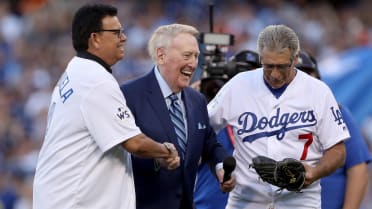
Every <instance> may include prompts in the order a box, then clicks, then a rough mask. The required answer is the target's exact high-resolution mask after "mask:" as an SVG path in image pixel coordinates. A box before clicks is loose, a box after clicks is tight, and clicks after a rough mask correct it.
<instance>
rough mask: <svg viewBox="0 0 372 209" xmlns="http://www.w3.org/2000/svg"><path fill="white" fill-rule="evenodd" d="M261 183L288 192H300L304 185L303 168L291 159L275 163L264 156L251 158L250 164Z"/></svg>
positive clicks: (298, 162) (299, 163)
mask: <svg viewBox="0 0 372 209" xmlns="http://www.w3.org/2000/svg"><path fill="white" fill-rule="evenodd" d="M251 167H253V168H254V169H255V170H256V172H257V174H258V175H259V176H260V178H261V179H262V180H263V181H266V182H268V183H269V184H272V185H275V186H277V187H279V188H280V189H287V190H288V191H296V192H298V191H301V189H302V187H303V186H304V183H305V167H304V165H303V164H302V163H301V162H300V161H298V160H296V159H293V158H285V159H283V160H281V161H275V160H273V159H271V158H268V157H265V156H257V157H255V158H253V163H252V164H251Z"/></svg>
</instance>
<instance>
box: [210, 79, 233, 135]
mask: <svg viewBox="0 0 372 209" xmlns="http://www.w3.org/2000/svg"><path fill="white" fill-rule="evenodd" d="M229 95H230V94H229V84H228V83H227V84H225V85H224V86H223V87H222V88H221V89H220V91H219V92H218V93H217V95H216V96H215V97H214V98H213V99H212V100H211V101H210V102H209V104H208V106H207V107H208V115H209V122H210V124H211V126H212V128H213V129H214V131H215V132H216V133H217V132H218V131H220V130H221V129H222V128H224V127H225V126H226V125H227V119H226V116H227V115H228V111H229V107H231V100H230V99H228V97H229Z"/></svg>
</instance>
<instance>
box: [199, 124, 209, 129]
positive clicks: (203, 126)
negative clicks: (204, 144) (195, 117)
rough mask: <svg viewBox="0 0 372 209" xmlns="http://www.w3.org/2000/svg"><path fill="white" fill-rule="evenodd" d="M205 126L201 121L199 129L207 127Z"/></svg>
mask: <svg viewBox="0 0 372 209" xmlns="http://www.w3.org/2000/svg"><path fill="white" fill-rule="evenodd" d="M205 128H207V126H206V125H205V124H203V123H200V122H199V123H198V129H205Z"/></svg>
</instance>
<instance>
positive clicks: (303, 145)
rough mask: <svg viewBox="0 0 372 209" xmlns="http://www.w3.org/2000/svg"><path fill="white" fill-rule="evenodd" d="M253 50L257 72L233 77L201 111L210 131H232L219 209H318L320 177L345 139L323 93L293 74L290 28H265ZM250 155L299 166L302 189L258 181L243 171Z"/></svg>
mask: <svg viewBox="0 0 372 209" xmlns="http://www.w3.org/2000/svg"><path fill="white" fill-rule="evenodd" d="M257 48H258V52H259V54H260V59H261V64H262V66H263V67H262V68H259V69H257V70H253V71H246V72H242V73H240V74H238V75H236V76H235V77H234V78H232V79H231V80H230V81H229V82H227V83H226V84H225V85H224V86H223V87H222V89H221V90H220V91H219V92H218V94H217V95H216V97H215V98H214V99H213V100H212V101H211V102H210V103H209V104H208V112H209V116H210V122H211V125H212V127H214V129H215V130H216V131H218V130H220V129H221V128H223V127H225V126H226V125H227V124H229V125H231V126H232V127H233V130H234V136H235V151H234V154H233V155H234V157H235V159H236V160H237V167H236V169H235V175H236V186H235V188H234V189H233V191H232V192H230V195H229V200H228V203H227V207H226V208H228V209H238V208H239V209H248V208H249V209H269V208H275V209H284V208H285V209H288V208H296V209H305V208H306V209H310V208H312V209H314V208H315V209H320V208H321V199H320V191H321V187H320V184H319V182H320V178H322V177H324V176H327V175H329V174H331V173H332V172H333V171H335V170H336V169H337V168H338V167H340V166H341V165H343V163H344V160H345V146H344V143H343V141H344V140H346V139H348V138H349V137H350V136H349V132H348V130H347V127H346V125H345V124H344V122H343V120H342V116H341V113H340V110H339V108H338V105H337V102H336V100H335V98H334V96H333V94H332V92H331V90H330V89H329V87H328V86H327V85H326V84H325V83H323V82H322V81H319V80H317V79H315V78H312V77H311V76H309V75H307V74H306V73H304V72H302V71H299V70H297V69H296V68H295V67H294V66H295V65H296V63H297V59H298V53H299V50H300V46H299V39H298V37H297V35H296V33H295V32H294V31H293V30H292V29H290V28H288V27H287V26H284V25H270V26H267V27H266V28H265V29H264V30H263V31H262V32H261V33H260V34H259V37H258V41H257ZM258 155H263V156H267V157H270V158H273V159H275V160H282V159H283V158H287V157H290V158H295V159H298V160H301V161H302V162H303V164H304V165H305V168H306V182H305V188H304V189H303V190H302V191H301V192H289V191H287V190H279V188H278V187H275V186H273V185H270V184H268V183H266V182H263V181H262V180H261V179H259V176H258V175H257V173H256V172H255V170H254V169H253V168H250V167H249V165H250V164H251V163H252V158H254V157H256V156H258Z"/></svg>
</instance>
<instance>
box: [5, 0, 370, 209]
mask: <svg viewBox="0 0 372 209" xmlns="http://www.w3.org/2000/svg"><path fill="white" fill-rule="evenodd" d="M87 2H89V3H93V2H101V3H102V2H105V3H110V4H113V5H115V6H117V7H118V8H119V17H120V21H121V22H122V23H123V24H124V28H125V31H126V35H127V36H128V41H127V43H126V52H125V53H126V57H125V58H124V60H122V61H121V62H119V63H118V64H116V65H115V66H114V68H115V69H114V75H115V77H116V78H117V80H118V81H119V83H122V82H124V81H126V80H128V79H132V78H135V77H137V76H139V75H143V74H144V73H147V72H149V71H150V70H151V69H152V62H151V60H150V59H149V56H148V54H147V51H146V44H147V40H148V38H149V36H150V34H151V33H152V32H153V30H154V29H155V28H156V27H158V26H159V25H162V24H168V23H174V22H178V23H185V24H190V25H194V26H196V27H197V28H198V29H199V30H200V31H201V32H210V28H211V26H210V22H209V4H210V3H211V2H213V3H214V14H213V17H214V18H213V20H214V21H213V22H214V24H213V29H214V32H221V33H229V34H233V35H234V36H235V44H234V45H233V46H231V47H229V48H228V50H227V52H226V56H231V55H234V54H236V53H238V52H239V51H241V50H244V49H250V50H255V49H256V45H255V44H256V38H257V35H258V32H259V31H261V30H262V29H263V28H264V27H265V26H266V25H268V24H276V23H278V24H279V23H283V24H286V25H288V26H290V27H292V28H293V29H294V30H295V31H296V32H297V33H298V35H299V37H300V40H301V48H302V49H304V50H306V51H309V52H310V53H312V54H313V55H315V57H316V58H317V59H318V60H322V59H323V58H326V57H330V56H333V55H336V54H338V53H340V52H343V51H345V50H347V49H350V48H353V47H357V46H372V13H371V12H370V10H371V9H372V2H371V1H368V0H354V1H347V0H344V1H336V0H334V1H323V0H312V1H310V0H292V1H289V0H288V1H285V0H229V1H223V0H215V1H208V0H178V1H172V0H151V1H150V0H148V1H146V0H136V1H135V0H133V1H131V0H101V1H94V0H79V1H77V0H63V1H62V0H49V1H47V0H1V1H0V198H1V199H0V209H2V208H4V209H12V208H14V209H27V208H31V204H30V202H31V200H32V177H33V172H34V169H35V165H36V160H37V154H38V150H39V148H40V145H41V142H42V140H43V135H44V131H45V126H46V118H47V114H48V113H47V110H48V106H49V100H50V95H51V92H52V89H53V87H54V85H55V83H56V82H57V80H58V79H59V76H60V75H61V73H62V71H63V70H64V69H65V66H66V64H67V62H68V60H69V59H70V58H71V57H72V56H74V55H75V52H74V51H73V48H72V44H71V37H70V30H71V29H70V27H71V19H72V14H73V13H74V12H75V10H76V9H77V8H78V7H79V6H80V5H82V4H83V3H87ZM367 129H368V128H367ZM369 129H372V127H369ZM369 129H368V130H369ZM371 135H372V134H369V136H371ZM366 136H367V135H366ZM371 150H372V149H371ZM371 170H372V169H371ZM371 178H372V177H371ZM369 190H370V191H369V193H367V195H366V202H367V201H368V202H369V203H365V204H369V205H372V200H371V196H372V195H371V192H372V191H371V189H369ZM368 195H369V198H368V197H367V196H368ZM46 198H48V197H46Z"/></svg>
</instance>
